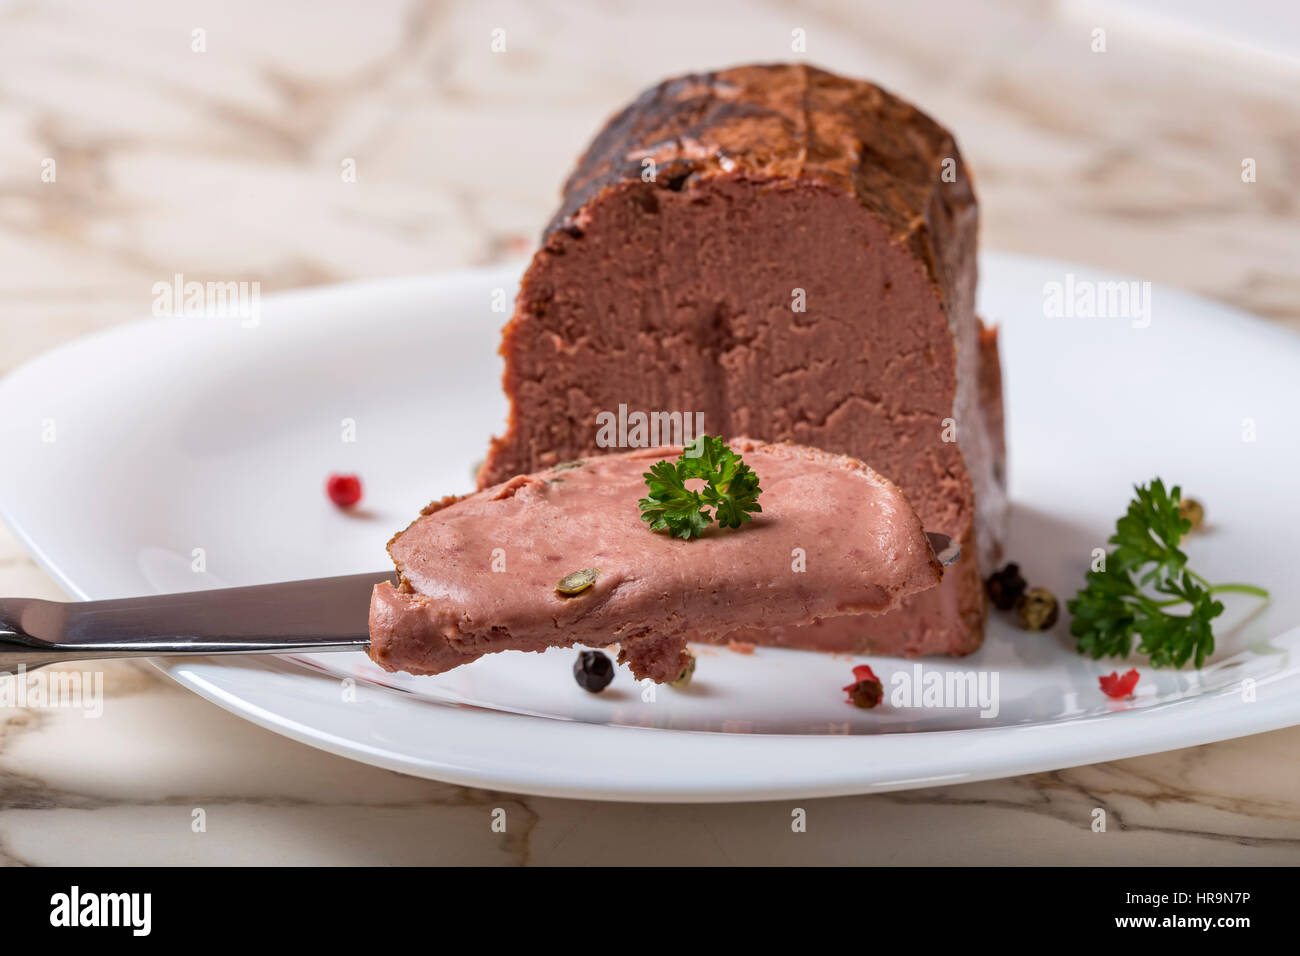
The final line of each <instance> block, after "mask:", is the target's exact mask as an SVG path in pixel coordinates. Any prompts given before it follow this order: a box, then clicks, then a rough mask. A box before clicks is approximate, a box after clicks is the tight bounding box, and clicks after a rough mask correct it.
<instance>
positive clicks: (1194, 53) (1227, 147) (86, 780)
mask: <svg viewBox="0 0 1300 956" xmlns="http://www.w3.org/2000/svg"><path fill="white" fill-rule="evenodd" d="M498 27H500V28H503V29H504V30H505V31H506V32H505V37H506V50H505V52H503V53H493V52H492V51H491V49H490V44H491V41H492V30H493V29H495V28H498ZM1097 27H1101V28H1103V29H1105V30H1106V31H1107V35H1106V40H1107V49H1106V52H1104V53H1094V52H1092V50H1091V49H1090V46H1091V38H1092V35H1093V30H1094V29H1095V28H1097ZM796 29H801V30H804V31H806V36H807V53H806V58H807V59H809V60H811V61H813V62H817V63H819V64H822V65H825V66H827V67H830V68H832V69H838V70H842V71H844V72H847V73H852V74H858V75H865V76H870V77H872V78H873V79H876V80H877V81H879V82H881V83H882V84H884V85H887V86H890V87H893V88H895V89H897V90H899V91H901V92H903V93H905V95H907V96H908V97H909V98H910V99H913V100H914V101H916V102H918V103H920V104H922V105H923V106H924V107H925V108H926V109H927V110H928V111H929V112H931V113H932V114H934V115H935V116H937V117H938V118H940V119H941V120H943V121H944V122H945V123H947V124H948V125H949V126H951V127H952V128H954V129H955V130H956V131H957V133H958V137H959V139H960V141H961V144H962V147H963V150H964V152H965V154H966V157H967V160H968V162H969V163H970V164H971V166H972V167H973V169H974V170H975V174H976V176H977V187H978V189H979V192H980V198H981V202H982V208H983V223H984V227H983V242H984V244H985V246H986V247H989V248H998V249H1006V250H1012V251H1021V252H1029V253H1034V254H1038V255H1047V256H1053V257H1058V258H1062V259H1068V260H1074V261H1081V262H1088V263H1092V264H1096V265H1101V266H1106V267H1112V268H1116V269H1120V270H1122V271H1125V272H1128V273H1132V274H1135V275H1137V276H1139V277H1141V278H1144V279H1150V280H1153V281H1162V282H1167V283H1172V284H1175V285H1181V286H1184V287H1187V288H1190V289H1193V290H1195V291H1198V292H1200V293H1203V294H1205V295H1208V296H1211V297H1213V298H1217V299H1220V300H1223V301H1226V302H1231V303H1233V304H1235V305H1239V306H1241V307H1244V308H1246V309H1249V310H1251V311H1253V312H1256V313H1258V314H1260V315H1263V316H1265V317H1268V318H1270V319H1273V320H1275V321H1277V322H1278V323H1282V324H1286V325H1290V326H1292V327H1294V328H1297V329H1300V208H1298V207H1297V200H1296V198H1295V192H1294V189H1293V184H1294V183H1295V181H1296V180H1297V178H1300V109H1298V108H1297V102H1300V99H1298V97H1297V85H1298V84H1300V71H1297V70H1295V69H1294V68H1293V67H1292V66H1291V65H1289V64H1288V63H1286V62H1285V61H1284V60H1280V59H1279V58H1277V57H1269V58H1267V59H1265V58H1259V59H1254V58H1251V57H1250V56H1249V55H1248V54H1246V53H1243V52H1242V49H1241V47H1240V46H1235V47H1232V48H1229V47H1227V46H1225V47H1224V48H1222V49H1220V48H1219V47H1216V46H1215V45H1214V44H1213V43H1206V44H1199V45H1196V46H1195V47H1192V46H1189V45H1187V44H1184V43H1181V42H1178V41H1174V40H1171V39H1170V38H1169V37H1168V36H1166V35H1163V34H1160V33H1158V32H1157V33H1152V32H1150V31H1149V30H1140V29H1139V28H1138V27H1137V26H1134V25H1133V24H1131V23H1130V22H1129V21H1128V20H1126V19H1123V18H1119V17H1117V16H1115V15H1114V5H1113V4H1108V5H1105V6H1093V5H1090V4H1088V3H1086V2H1084V3H1079V2H1075V3H1069V4H1051V3H1046V2H1035V0H1021V2H1005V0H999V2H984V3H980V4H978V5H975V4H967V3H959V2H952V3H934V2H928V0H927V2H917V3H910V4H897V3H886V2H861V0H857V2H850V0H833V2H832V0H823V2H813V3H808V4H801V5H800V6H799V7H798V9H797V10H796V9H794V8H791V7H786V6H783V5H781V4H777V3H771V2H750V3H747V4H738V3H735V4H733V3H717V4H703V5H695V6H694V7H693V8H692V13H691V17H690V18H689V19H688V20H685V21H683V20H681V19H679V18H666V17H663V16H661V15H660V14H659V12H658V11H657V10H656V8H655V7H653V6H647V5H635V4H608V3H600V2H596V0H590V2H568V3H543V2H532V3H515V4H503V3H487V2H477V3H465V4H461V5H457V4H448V3H435V2H396V0H372V2H367V3H365V4H357V3H346V2H335V3H319V2H313V3H308V2H305V0H303V2H283V3H265V2H258V0H233V2H232V0H225V2H215V0H214V2H211V3H194V2H176V0H134V2H132V3H130V4H114V5H111V6H107V5H102V4H93V3H84V4H75V3H60V2H44V3H41V4H29V3H5V4H0V62H3V63H4V64H5V69H4V70H3V71H0V372H3V371H7V370H9V369H11V368H13V367H14V366H16V365H17V364H19V363H21V362H23V361H24V360H26V359H28V358H30V357H32V356H34V355H36V354H38V353H40V352H42V351H44V350H47V349H49V348H52V347H54V346H56V345H58V344H59V343H61V342H64V341H66V340H68V339H70V338H73V337H75V336H79V335H84V334H87V333H90V332H93V331H95V330H96V329H101V328H105V327H108V326H111V325H113V324H114V323H117V322H122V321H126V320H129V319H133V318H137V317H139V316H141V315H145V314H147V313H148V312H149V308H150V303H151V300H152V293H151V288H152V285H153V283H154V282H156V281H158V280H159V279H163V278H167V277H170V276H171V275H172V274H174V273H176V272H183V273H185V275H186V277H187V278H192V279H199V280H217V279H219V280H223V281H225V280H229V279H241V280H258V281H260V282H261V283H262V288H263V291H264V292H270V291H273V290H276V289H285V288H294V287H298V286H303V285H311V284H318V283H325V282H334V281H339V280H346V279H351V278H360V277H369V276H383V275H399V274H409V273H418V272H427V271H433V270H441V269H447V268H452V267H456V266H461V265H468V264H478V263H486V262H492V261H495V260H498V259H500V258H503V257H506V256H512V255H519V254H521V253H526V252H527V251H528V249H529V247H530V245H531V243H532V240H533V237H535V235H536V234H537V232H538V230H539V228H540V226H541V225H542V223H543V222H544V221H545V219H546V218H547V217H548V216H549V214H550V212H551V207H552V204H553V203H554V202H555V200H556V196H557V189H558V184H559V182H560V181H561V179H562V177H563V176H564V175H565V173H566V172H567V170H568V167H569V164H570V163H571V162H572V161H573V158H574V155H575V152H576V150H577V149H578V147H579V146H580V144H582V143H583V142H584V141H585V140H586V138H587V137H588V136H589V135H590V133H591V132H592V130H593V128H594V127H595V125H596V124H598V123H599V122H600V121H601V120H602V119H603V118H604V117H605V116H606V115H607V114H608V113H609V112H610V111H611V110H613V109H614V108H615V107H616V106H618V105H619V104H620V103H621V102H622V101H624V100H625V99H626V98H628V97H629V96H631V95H632V94H634V93H635V92H636V91H637V90H638V89H639V88H640V87H642V86H644V85H645V84H647V83H648V82H651V81H653V80H655V79H657V78H659V77H660V76H661V75H665V74H668V73H672V72H675V71H684V70H689V69H696V68H707V67H711V66H717V65H725V64H729V63H735V62H741V61H747V60H776V59H790V58H799V57H798V55H796V54H792V52H791V37H792V31H794V30H796ZM195 30H202V31H204V32H203V33H202V34H201V36H202V39H203V45H204V46H205V50H204V51H203V52H197V51H195V50H194V49H193V47H194V45H195V36H196V34H195V33H194V31H195ZM1246 157H1251V158H1254V159H1255V160H1256V164H1257V169H1258V178H1257V181H1256V182H1254V183H1249V184H1248V183H1243V182H1242V180H1241V163H1242V160H1243V159H1244V158H1246ZM48 159H53V160H54V162H55V167H54V168H55V170H56V177H55V181H54V182H44V181H42V176H41V173H42V169H43V168H44V167H43V163H44V162H45V161H46V160H48ZM349 160H351V161H353V162H354V163H355V169H356V181H355V182H345V181H344V178H345V177H343V176H342V175H341V170H342V169H343V168H344V164H345V163H347V162H348V161H349ZM0 593H4V594H6V595H15V596H19V595H28V596H43V597H57V596H59V593H58V590H57V588H56V586H55V585H54V584H53V583H52V582H51V581H50V580H49V578H48V577H47V576H46V575H45V574H44V573H43V572H42V571H40V570H39V569H38V568H37V567H36V565H35V564H34V563H33V562H32V561H31V559H30V558H29V557H28V556H27V555H26V554H25V553H24V552H23V550H22V549H21V548H20V547H19V546H18V544H17V543H16V542H15V541H14V540H13V538H12V537H11V536H10V535H9V534H8V533H7V532H3V531H0ZM102 671H103V674H104V679H105V693H106V700H105V703H104V711H103V715H102V717H99V718H98V719H87V718H86V717H84V716H83V715H82V714H81V713H80V712H77V711H69V710H43V709H39V708H32V707H28V708H17V707H9V708H0V862H3V863H6V864H17V865H22V864H100V863H116V862H121V863H213V864H250V863H338V864H353V863H407V864H409V863H484V864H517V863H561V864H563V863H568V864H576V863H614V864H658V863H689V862H712V863H797V862H814V861H816V862H826V863H875V864H878V863H892V864H908V863H1071V862H1076V863H1086V864H1116V863H1152V864H1156V863H1169V864H1208V863H1258V864H1270V863H1296V862H1300V760H1298V759H1297V754H1298V753H1300V728H1292V729H1290V730H1283V731H1278V732H1275V733H1270V734H1262V735H1258V736H1255V737H1248V738H1243V739H1240V740H1235V741H1229V742H1225V743H1220V744H1215V745H1211V746H1205V747H1197V748H1192V749H1189V750H1181V751H1174V752H1170V753H1165V754H1160V755H1156V756H1150V757H1144V758H1139V759H1133V760H1125V761H1119V762H1115V763H1109V764H1102V765H1097V766H1091V767H1082V768H1077V769H1072V770H1065V771H1061V772H1057V773H1046V774H1037V775H1033V776H1027V777H1020V778H1014V779H1009V780H1002V781H995V782H989V783H981V784H972V785H965V786H958V787H948V788H934V789H926V790H916V791H911V792H905V793H899V794H892V795H877V796H870V797H861V798H841V799H833V800H815V801H806V802H803V803H779V804H777V803H759V804H747V805H718V806H640V805H622V804H601V803H594V802H583V801H566V800H555V799H538V798H532V797H519V796H513V795H509V794H501V793H489V792H481V791H474V790H467V789H464V788H459V787H454V786H449V785H443V784H438V783H432V782H428V781H423V780H416V779H412V778H407V777H403V776H400V775H397V774H393V773H389V772H386V771H382V770H377V769H374V768H371V767H366V766H362V765H359V764H355V763H351V762H349V761H346V760H343V759H340V758H337V757H333V756H330V755H327V754H324V753H321V752H318V751H315V750H312V749H310V748H308V747H305V746H302V745H300V744H297V743H294V742H292V741H289V740H287V739H284V738H281V737H278V736H276V735H273V734H271V733H269V732H266V731H263V730H261V729H259V728H257V727H255V726H253V725H252V724H249V723H247V722H245V721H243V720H241V719H239V718H236V717H233V716H231V715H229V714H227V713H225V712H224V711H221V710H220V709H218V708H217V707H215V706H213V705H211V704H209V703H207V702H205V701H203V700H200V699H199V698H197V697H195V696H193V695H191V694H189V693H187V692H185V691H183V690H181V689H179V688H178V687H176V686H175V685H172V684H170V683H169V682H167V681H166V680H165V679H164V678H162V677H160V676H159V675H158V674H157V672H156V671H154V670H152V669H151V668H149V667H148V666H147V665H143V664H110V665H106V666H104V667H103V668H102ZM795 806H802V807H803V808H804V809H805V810H806V811H807V814H808V826H807V832H805V833H793V832H792V831H791V826H790V820H791V811H792V809H793V808H794V807H795ZM1098 807H1100V808H1103V809H1105V810H1106V812H1107V818H1108V826H1107V830H1106V832H1105V833H1096V832H1093V830H1092V828H1091V822H1092V819H1093V811H1094V809H1095V808H1098ZM498 809H499V810H503V811H504V814H505V819H506V829H505V832H504V833H502V832H497V831H495V830H494V829H493V826H492V823H493V819H494V816H495V817H496V818H499V817H500V814H498V813H495V811H497V810H498ZM196 810H202V811H203V818H204V820H205V823H206V828H205V829H204V830H203V831H202V832H195V829H194V827H193V820H194V819H195V811H196Z"/></svg>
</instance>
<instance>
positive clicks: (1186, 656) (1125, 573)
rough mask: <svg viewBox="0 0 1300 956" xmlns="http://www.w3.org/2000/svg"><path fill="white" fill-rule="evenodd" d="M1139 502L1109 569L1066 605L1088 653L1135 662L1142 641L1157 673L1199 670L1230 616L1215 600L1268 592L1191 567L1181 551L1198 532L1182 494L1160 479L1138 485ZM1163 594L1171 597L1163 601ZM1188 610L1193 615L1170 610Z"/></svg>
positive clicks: (1119, 530) (1093, 575)
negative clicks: (1216, 580) (1216, 626)
mask: <svg viewBox="0 0 1300 956" xmlns="http://www.w3.org/2000/svg"><path fill="white" fill-rule="evenodd" d="M1134 491H1135V492H1136V497H1135V498H1134V499H1133V500H1132V501H1130V502H1129V506H1128V512H1127V513H1126V514H1125V515H1124V516H1123V517H1122V518H1120V519H1119V521H1118V522H1117V523H1116V525H1115V533H1114V534H1113V535H1111V538H1110V542H1109V543H1110V544H1113V545H1114V546H1115V549H1114V550H1113V551H1111V552H1110V554H1108V555H1107V556H1106V560H1105V563H1104V564H1103V565H1102V569H1101V570H1098V571H1089V572H1088V574H1087V584H1086V585H1085V586H1084V588H1083V589H1082V590H1081V591H1079V593H1078V594H1076V595H1075V596H1074V598H1072V599H1071V600H1069V601H1067V602H1066V607H1068V608H1069V609H1070V613H1071V614H1072V615H1073V616H1074V620H1072V621H1071V622H1070V633H1071V634H1073V635H1074V636H1075V638H1077V639H1078V650H1079V653H1080V654H1088V655H1091V656H1092V657H1093V658H1094V659H1096V658H1099V657H1115V656H1118V657H1128V655H1129V651H1130V650H1131V649H1132V647H1133V639H1134V637H1137V638H1138V639H1139V640H1138V651H1139V652H1140V653H1143V654H1148V655H1150V657H1151V666H1152V667H1168V666H1171V667H1181V666H1182V665H1183V664H1186V663H1187V661H1188V660H1194V661H1195V663H1196V666H1197V667H1200V666H1201V665H1202V664H1204V663H1205V658H1206V656H1207V655H1209V654H1211V653H1213V651H1214V632H1213V630H1211V628H1210V622H1211V621H1213V620H1214V619H1215V618H1216V617H1218V616H1219V615H1220V614H1222V613H1223V604H1222V603H1221V602H1220V601H1216V600H1215V599H1214V595H1215V594H1222V593H1228V592H1232V593H1237V594H1253V595H1255V596H1256V597H1262V598H1267V597H1268V592H1267V591H1265V590H1264V589H1263V588H1258V587H1255V586H1253V585H1250V584H1211V583H1210V582H1209V581H1207V580H1205V578H1203V577H1201V576H1200V575H1199V574H1197V573H1196V572H1195V571H1193V570H1191V569H1190V568H1189V567H1187V555H1185V554H1183V552H1182V551H1180V550H1179V549H1178V544H1179V542H1180V541H1181V540H1182V538H1183V535H1185V534H1187V532H1188V531H1190V530H1191V528H1192V522H1191V521H1189V520H1188V519H1187V518H1184V517H1183V516H1182V515H1181V514H1180V513H1179V509H1178V502H1179V499H1180V498H1181V496H1182V490H1181V489H1180V488H1179V487H1178V486H1177V485H1175V486H1174V487H1173V489H1172V490H1170V491H1168V492H1166V491H1165V485H1164V482H1162V481H1161V480H1160V479H1159V478H1156V479H1155V480H1153V481H1152V482H1151V484H1150V486H1141V485H1137V486H1134ZM1158 595H1165V599H1163V600H1162V599H1159V598H1158ZM1176 606H1185V607H1186V609H1187V613H1185V614H1171V613H1169V612H1168V611H1166V610H1165V609H1166V608H1171V607H1176Z"/></svg>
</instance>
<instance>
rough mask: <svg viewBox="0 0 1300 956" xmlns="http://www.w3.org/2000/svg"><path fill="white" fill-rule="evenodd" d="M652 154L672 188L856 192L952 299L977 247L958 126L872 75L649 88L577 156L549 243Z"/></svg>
mask: <svg viewBox="0 0 1300 956" xmlns="http://www.w3.org/2000/svg"><path fill="white" fill-rule="evenodd" d="M647 158H649V159H652V160H654V163H655V168H656V178H655V184H656V185H658V186H660V187H661V188H664V189H672V190H675V191H682V190H685V191H690V190H691V189H694V188H695V187H696V186H699V185H702V184H704V183H706V182H708V181H709V180H710V179H713V178H715V177H741V178H747V179H752V180H768V181H780V180H784V181H796V180H799V181H807V180H810V179H811V180H815V181H817V182H820V183H822V184H824V185H826V186H829V187H831V188H832V189H834V190H837V191H839V192H844V193H850V194H852V195H853V196H854V197H855V198H856V199H857V201H858V202H859V203H861V204H862V205H863V206H864V207H866V208H867V209H869V210H870V211H871V212H872V213H873V214H874V215H875V216H876V217H877V218H878V219H879V220H880V221H881V222H883V223H884V224H885V225H886V227H887V228H888V229H889V232H890V234H891V236H892V237H893V238H894V239H895V241H898V242H900V243H902V244H904V245H906V246H908V248H909V249H910V250H911V251H912V253H913V254H914V255H915V256H916V257H917V258H918V259H920V260H921V261H922V262H923V263H924V264H925V266H926V269H927V271H928V272H929V275H930V279H931V281H932V282H933V283H934V284H935V286H936V288H937V289H938V291H939V293H940V295H941V297H942V298H943V301H944V302H945V303H947V302H949V301H950V299H951V298H952V293H953V291H954V290H953V288H952V286H953V284H954V283H955V282H956V281H957V277H958V276H959V275H960V273H961V272H962V271H963V270H964V268H965V263H966V261H967V259H968V257H969V255H970V252H971V251H972V250H971V247H972V246H973V243H974V230H973V228H970V229H968V228H965V227H966V226H968V225H973V221H974V220H975V219H976V218H977V216H978V211H977V206H976V201H975V193H974V189H973V188H972V185H971V178H970V173H969V171H968V170H967V169H966V166H965V164H964V163H963V161H962V157H961V153H960V151H959V150H958V148H957V143H956V140H954V138H953V136H952V134H951V133H949V132H948V131H947V130H946V129H944V128H943V127H942V126H940V125H939V124H938V123H936V122H935V121H934V120H932V119H931V118H930V117H929V116H927V115H926V114H925V113H922V112H921V111H920V110H918V109H917V108H916V107H915V106H913V105H912V104H910V103H908V102H906V101H904V100H902V99H899V98H898V97H897V96H895V95H894V94H892V93H890V92H888V91H886V90H884V89H881V88H880V87H879V86H876V85H875V84H873V83H868V82H866V81H865V80H855V79H850V78H848V77H843V76H837V75H836V74H834V73H829V72H827V71H826V70H822V69H818V68H817V67H815V66H809V65H807V64H802V63H791V64H760V65H752V66H741V67H735V68H732V69H727V70H718V71H714V72H709V73H692V74H688V75H685V76H679V77H673V78H671V79H667V80H664V81H663V82H662V83H659V84H658V85H656V86H653V87H651V88H650V89H648V90H646V91H645V92H643V93H642V94H641V95H640V96H639V97H637V99H636V100H635V101H633V102H632V103H631V104H629V105H628V106H627V107H625V108H624V109H623V110H621V111H619V112H618V113H616V114H615V115H614V116H613V117H611V118H610V119H609V120H608V121H607V122H606V124H605V126H604V127H603V128H602V129H601V131H600V132H599V133H598V134H597V135H596V138H595V139H594V140H593V141H592V143H591V145H590V146H589V147H588V148H587V151H586V152H585V153H584V154H583V155H582V157H581V158H580V159H579V160H578V164H577V167H576V168H575V169H574V171H573V172H572V173H571V174H570V175H569V178H568V180H567V181H566V182H565V185H564V195H563V199H562V200H561V203H560V208H559V210H558V211H557V212H556V214H555V216H554V217H553V218H552V219H551V221H550V223H549V224H548V225H547V227H546V229H545V231H544V232H543V236H542V240H543V245H548V244H549V240H550V239H551V237H552V236H554V235H555V234H556V233H566V234H568V235H574V234H575V233H578V234H580V233H581V230H582V219H583V217H582V209H583V207H584V206H586V205H587V204H588V203H590V202H592V201H593V200H595V199H597V197H599V196H600V194H601V193H603V192H604V191H605V190H608V189H613V188H616V187H618V186H619V185H621V184H623V183H627V182H635V183H638V184H639V183H641V182H642V179H641V176H642V171H643V165H642V164H643V161H644V160H645V159H647ZM947 160H951V161H952V164H951V166H948V165H946V161H947ZM945 172H949V173H950V175H949V176H947V177H945ZM946 180H951V181H946ZM966 234H969V242H967V241H966V238H967V235H966ZM953 240H962V241H953Z"/></svg>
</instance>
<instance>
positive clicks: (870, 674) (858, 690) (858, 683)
mask: <svg viewBox="0 0 1300 956" xmlns="http://www.w3.org/2000/svg"><path fill="white" fill-rule="evenodd" d="M853 677H854V681H853V683H852V684H849V685H847V686H846V687H844V688H843V689H844V692H845V693H846V694H848V695H849V702H850V703H851V704H853V706H854V707H862V708H864V709H868V710H869V709H871V708H872V707H875V706H876V705H877V704H879V703H880V701H881V698H883V697H884V696H885V688H884V685H883V684H881V683H880V678H879V677H877V676H876V672H875V671H873V670H872V669H871V667H870V665H868V664H859V665H858V666H857V667H855V668H853Z"/></svg>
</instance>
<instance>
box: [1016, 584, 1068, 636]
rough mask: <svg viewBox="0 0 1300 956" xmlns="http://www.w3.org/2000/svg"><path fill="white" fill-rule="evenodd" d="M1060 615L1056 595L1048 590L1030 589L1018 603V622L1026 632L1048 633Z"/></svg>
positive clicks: (1021, 596)
mask: <svg viewBox="0 0 1300 956" xmlns="http://www.w3.org/2000/svg"><path fill="white" fill-rule="evenodd" d="M1059 613H1060V610H1059V608H1058V607H1057V605H1056V595H1054V594H1053V593H1052V592H1051V591H1049V590H1047V588H1030V589H1029V590H1028V591H1026V592H1025V593H1024V594H1022V595H1020V599H1019V600H1018V601H1016V620H1018V621H1019V622H1020V626H1021V627H1023V628H1024V629H1025V630H1026V631H1046V630H1047V629H1048V628H1050V627H1051V626H1052V625H1053V624H1055V623H1056V618H1057V616H1058V614H1059Z"/></svg>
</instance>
